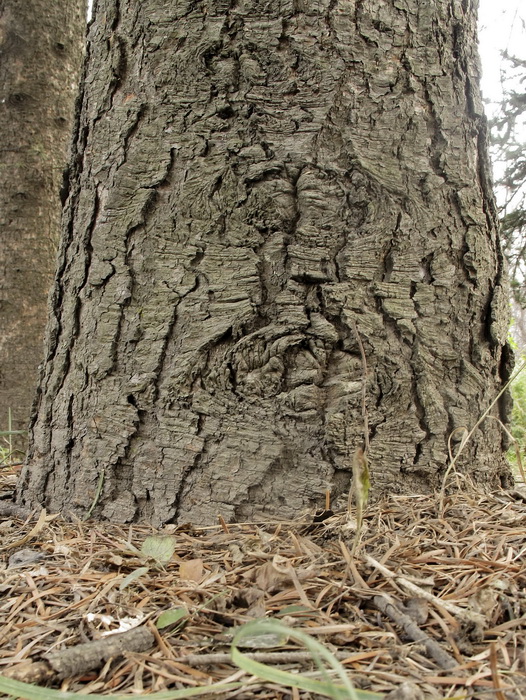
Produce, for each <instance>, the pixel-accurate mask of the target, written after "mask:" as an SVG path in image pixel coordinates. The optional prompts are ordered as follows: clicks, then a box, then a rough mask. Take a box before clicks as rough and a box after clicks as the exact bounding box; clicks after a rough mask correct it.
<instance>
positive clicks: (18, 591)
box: [0, 470, 526, 700]
mask: <svg viewBox="0 0 526 700" xmlns="http://www.w3.org/2000/svg"><path fill="white" fill-rule="evenodd" d="M13 479H14V475H13V474H11V473H8V472H7V470H2V471H0V482H1V483H0V494H1V487H2V486H3V490H4V493H5V494H7V492H8V491H9V489H10V488H12V481H13ZM1 503H4V504H6V503H7V501H6V500H4V501H0V504H1ZM0 512H4V515H3V517H0V549H1V552H2V553H1V555H0V675H1V676H4V677H10V678H13V679H18V680H22V681H25V682H29V683H32V684H35V685H40V686H45V687H48V688H54V689H60V690H62V691H70V692H77V693H78V692H80V693H81V694H83V695H92V694H97V695H108V696H110V695H119V696H123V695H129V697H135V696H137V694H139V695H145V696H146V695H149V694H150V693H154V692H157V691H166V690H168V689H171V690H176V689H181V690H182V689H190V688H201V694H200V695H199V697H202V698H207V697H210V698H212V697H214V698H238V699H239V700H243V699H247V698H253V699H254V700H263V699H264V698H268V699H272V700H280V699H283V700H285V699H291V700H296V699H299V698H302V699H306V698H316V697H322V696H321V695H319V694H317V693H314V692H312V691H308V690H303V689H301V688H297V687H291V686H287V685H286V684H283V683H278V682H275V681H271V680H264V679H262V678H261V677H256V676H255V675H253V674H251V673H249V672H248V671H246V670H243V669H242V668H239V666H238V665H236V664H235V663H234V662H233V660H232V656H231V643H232V638H233V635H235V633H236V631H237V630H238V629H239V627H240V626H241V625H244V624H245V623H247V622H249V621H253V620H258V619H262V618H267V619H272V620H280V621H281V622H283V623H285V624H286V625H287V626H288V627H289V628H292V629H293V630H301V631H303V632H306V633H308V634H309V635H310V636H311V637H313V638H314V639H316V640H318V641H319V642H321V643H322V644H323V645H324V647H325V648H326V649H328V650H330V651H331V652H332V653H333V654H334V656H335V657H336V658H337V659H339V661H340V662H341V664H342V665H343V667H344V668H345V670H346V672H347V675H348V677H349V678H350V679H351V681H352V683H353V684H354V686H355V688H356V689H357V690H367V691H372V692H373V693H381V694H388V693H391V696H390V697H391V698H421V697H453V696H455V697H459V696H461V697H466V696H467V697H476V698H494V697H495V698H497V700H515V699H517V700H519V699H520V698H526V650H525V646H526V645H525V641H526V491H525V490H524V489H522V490H521V489H518V490H512V491H502V492H498V493H493V494H487V493H486V494H484V493H480V492H466V491H465V490H462V489H458V491H456V492H452V493H450V494H448V495H447V496H446V497H445V498H444V500H443V501H442V502H441V501H440V498H439V496H413V497H407V496H396V498H392V499H387V500H383V501H381V502H377V503H375V504H373V505H370V506H369V507H368V508H367V509H366V511H365V516H364V524H363V531H362V533H361V540H360V543H359V545H358V546H357V547H356V551H355V553H354V555H353V554H352V550H353V546H354V539H355V523H354V522H353V520H352V517H350V516H349V514H348V513H347V512H345V513H335V514H331V512H330V511H327V512H325V513H322V514H318V515H317V516H314V514H310V515H309V516H306V517H305V518H304V519H302V520H298V521H295V522H281V523H277V522H273V523H242V524H234V525H231V524H226V523H224V522H218V524H217V526H215V527H209V528H196V527H192V526H189V525H188V526H185V525H182V526H180V527H174V526H168V527H166V528H164V529H163V530H161V531H154V530H153V529H152V528H149V527H147V526H139V525H131V526H126V525H124V526H118V525H110V524H106V523H98V522H96V521H94V520H89V521H85V522H77V523H71V522H66V521H64V520H62V519H61V518H60V517H57V516H55V515H53V514H46V513H45V512H44V511H42V512H41V513H40V514H39V513H35V514H33V516H32V517H31V518H28V519H26V520H23V519H20V518H19V517H17V515H16V513H14V512H13V513H12V514H11V515H9V509H8V508H6V507H4V509H3V511H2V510H1V509H0ZM115 633H117V634H119V635H121V636H120V637H119V638H116V637H112V636H111V635H112V634H115ZM262 639H263V637H257V636H256V637H253V638H251V636H250V635H247V636H246V637H245V639H244V640H243V641H239V643H238V649H239V651H240V652H241V653H242V655H243V658H244V659H250V660H252V661H258V662H260V663H262V664H265V666H266V667H270V668H273V669H281V670H286V671H292V672H294V673H296V674H297V675H298V676H299V675H302V676H304V677H305V678H308V679H315V678H320V677H321V678H326V677H327V676H326V675H324V674H323V673H322V672H321V671H320V669H319V667H318V665H317V663H315V661H313V659H312V657H311V654H310V652H308V651H307V650H306V649H305V647H304V646H302V645H301V644H299V643H298V642H297V641H296V640H295V639H294V637H293V636H292V635H291V636H290V637H287V636H286V635H272V634H270V635H268V634H267V635H266V637H265V643H264V644H262V643H261V642H262ZM116 640H117V641H116ZM79 645H83V646H79ZM335 680H336V682H337V680H338V679H337V678H336V679H335ZM220 681H227V682H229V683H231V684H232V686H231V688H230V689H229V690H222V691H214V692H213V693H212V691H211V690H210V691H207V686H209V685H210V684H212V683H217V682H220ZM236 683H237V684H240V685H235V684H236ZM2 697H6V696H5V695H4V696H2ZM166 697H168V696H166ZM342 697H343V696H342ZM345 697H351V696H349V695H347V696H345ZM362 697H365V696H362V695H360V698H362ZM370 697H371V698H372V699H373V698H375V696H374V695H371V696H370Z"/></svg>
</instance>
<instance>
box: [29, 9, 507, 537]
mask: <svg viewBox="0 0 526 700" xmlns="http://www.w3.org/2000/svg"><path fill="white" fill-rule="evenodd" d="M475 4H476V3H475V1H474V0H463V1H462V2H461V1H460V0H452V1H451V0H447V1H446V0H433V1H431V0H429V2H425V3H422V2H419V1H418V0H392V1H389V2H388V1H387V0H366V1H365V2H364V1H363V0H360V1H359V0H335V1H331V2H329V0H320V2H316V3H302V2H299V3H293V2H289V0H265V1H258V0H246V1H243V2H241V3H230V2H223V1H222V0H221V1H220V0H207V2H205V3H203V4H201V5H199V4H197V5H196V4H195V3H192V2H190V1H189V0H180V1H178V2H173V3H159V2H157V1H156V0H140V1H139V0H128V2H126V3H124V2H121V3H117V2H116V0H100V2H99V5H98V9H97V11H96V19H95V23H94V24H93V26H92V28H91V36H90V44H89V53H90V56H89V62H88V68H87V78H86V82H85V88H84V95H83V103H82V112H81V114H80V120H79V124H78V133H77V139H76V143H75V147H76V158H75V164H76V170H75V172H74V173H73V178H72V189H71V194H70V198H69V201H68V206H67V215H66V218H65V223H64V230H63V238H62V246H61V251H60V270H59V273H58V277H57V280H56V283H55V289H54V293H53V313H52V317H51V320H50V323H49V327H48V333H47V360H46V364H45V366H44V368H43V374H42V378H41V383H40V396H39V402H38V406H37V410H36V412H35V415H34V425H33V431H32V440H31V454H30V459H29V463H28V467H27V469H26V471H25V477H24V480H23V483H22V487H21V493H20V500H21V501H26V502H33V503H34V502H35V501H38V502H41V503H44V504H46V506H47V507H48V508H49V509H51V510H53V511H58V510H60V511H63V512H65V513H67V512H69V511H74V512H75V513H76V514H77V515H80V516H82V515H85V514H86V513H87V512H88V511H89V510H90V508H91V507H92V505H93V504H94V503H96V506H95V510H94V511H93V512H94V513H95V514H96V515H98V516H99V517H104V518H109V519H114V520H125V521H131V520H136V519H148V520H150V521H151V522H152V523H153V524H155V525H159V524H160V523H166V522H185V521H193V522H199V523H203V522H209V521H213V520H214V519H215V518H216V516H217V514H218V513H221V514H222V516H223V517H224V518H225V520H233V519H238V520H239V519H254V518H260V517H278V518H288V517H293V516H295V515H297V514H298V513H300V512H302V511H303V510H305V509H307V508H310V507H314V506H319V505H322V504H323V502H324V498H325V490H326V489H330V490H331V492H332V494H333V497H334V498H336V497H338V496H339V495H343V494H346V493H347V491H348V489H349V484H350V480H351V462H352V454H353V453H354V450H355V448H356V447H358V446H363V445H364V444H365V443H370V446H369V461H370V466H371V472H372V493H373V494H380V493H383V492H391V493H392V492H398V491H405V492H408V491H409V492H419V491H422V490H429V489H432V488H434V487H436V486H437V485H439V484H440V483H441V478H442V476H443V474H444V471H445V467H446V461H447V455H448V439H449V437H450V436H451V435H452V437H453V438H454V440H453V445H455V439H457V443H456V444H458V439H459V438H460V437H462V434H463V431H462V430H457V429H459V428H462V427H463V426H466V427H467V428H470V427H472V426H473V425H474V423H475V422H476V420H477V419H478V418H479V416H480V415H481V414H482V412H483V411H484V410H485V409H486V408H487V406H488V405H489V404H490V402H491V401H492V400H493V399H494V398H495V397H496V395H497V393H498V391H499V389H500V388H501V386H502V382H503V380H504V379H506V378H507V376H508V374H509V365H510V355H509V352H508V350H507V346H506V345H505V343H506V334H507V318H506V309H507V304H508V302H507V294H506V291H505V280H504V272H503V260H502V254H501V251H500V247H499V241H498V236H497V224H496V213H495V207H494V201H493V196H492V192H491V183H490V180H489V169H488V162H487V154H486V127H485V120H484V117H483V114H482V106H481V102H480V96H479V91H478V82H477V78H478V75H477V71H478V57H477V48H476V33H475V25H476V17H475V14H476V13H475ZM360 346H363V350H364V355H365V362H364V359H363V357H362V351H361V347H360ZM365 365H366V367H365ZM364 388H365V404H366V411H365V415H364V411H363V406H362V404H363V393H362V392H363V390H364ZM494 413H495V415H500V417H501V418H502V419H504V420H505V419H506V416H505V413H506V406H505V405H504V404H503V402H500V404H499V405H498V406H497V408H496V409H495V411H494ZM458 466H459V468H460V469H463V470H464V471H466V472H469V473H470V474H471V475H472V477H473V478H474V479H475V480H476V481H479V482H481V483H484V484H487V485H488V486H495V485H496V484H498V483H499V480H505V479H506V478H507V476H508V468H507V466H506V464H505V461H504V458H503V455H502V434H501V427H500V425H499V423H498V422H497V421H495V420H486V421H485V423H484V424H483V425H482V426H481V428H480V429H479V430H477V431H476V432H475V435H474V437H473V439H472V440H471V441H470V443H469V445H468V446H467V448H466V449H465V451H464V457H463V458H462V460H460V462H459V465H458ZM101 484H102V489H101V490H100V493H98V487H99V486H100V485H101Z"/></svg>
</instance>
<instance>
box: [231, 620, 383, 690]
mask: <svg viewBox="0 0 526 700" xmlns="http://www.w3.org/2000/svg"><path fill="white" fill-rule="evenodd" d="M269 634H274V635H286V636H288V637H289V638H292V639H295V640H296V641H298V642H300V643H301V644H303V645H304V646H305V647H307V649H308V650H309V651H310V652H311V654H312V659H313V661H314V662H315V663H316V665H317V666H318V668H319V669H320V671H321V672H322V673H324V674H325V675H326V676H327V671H326V669H325V668H324V666H323V661H324V662H325V663H326V664H327V665H328V666H329V667H330V668H332V669H333V670H334V671H336V673H337V674H338V676H339V678H340V680H341V681H342V684H341V685H339V684H338V685H337V684H336V683H333V682H332V681H330V680H326V681H318V680H315V679H312V678H307V677H306V676H302V675H301V674H299V673H291V672H290V671H283V670H281V669H278V668H274V667H273V666H268V665H267V664H263V663H260V662H259V661H254V659H251V658H250V657H248V656H247V655H245V654H243V653H242V652H241V651H239V649H238V645H239V644H240V642H243V639H246V638H247V637H248V638H250V637H257V636H258V635H269ZM231 653H232V660H233V661H234V663H235V664H237V665H238V666H239V667H240V668H241V669H243V671H246V672H247V673H250V674H252V675H255V676H257V677H258V678H262V679H263V680H266V681H270V682H271V683H279V684H280V685H284V686H289V687H295V688H301V689H302V690H307V691H308V692H311V693H318V694H319V695H325V696H326V697H329V698H333V700H382V698H383V697H384V696H383V695H382V694H380V693H371V692H367V691H363V690H356V689H355V688H354V686H353V685H352V683H351V681H350V680H349V677H348V675H347V672H346V670H345V668H344V667H343V666H342V664H341V663H340V662H339V661H338V660H337V659H336V657H335V656H334V655H333V654H332V653H331V652H330V651H329V650H328V649H326V648H325V647H324V646H323V644H320V643H319V642H318V641H317V640H316V639H314V638H313V637H311V636H310V635H308V634H305V633H304V632H302V631H301V630H298V629H294V628H291V627H287V626H286V625H284V624H283V623H282V622H278V621H277V620H256V621H255V622H249V623H248V624H246V625H243V627H241V628H240V629H239V630H238V632H237V634H236V635H235V636H234V639H233V641H232V648H231Z"/></svg>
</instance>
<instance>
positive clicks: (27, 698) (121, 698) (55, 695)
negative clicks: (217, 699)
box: [0, 676, 244, 700]
mask: <svg viewBox="0 0 526 700" xmlns="http://www.w3.org/2000/svg"><path fill="white" fill-rule="evenodd" d="M243 685H244V684H243V683H214V684H213V685H205V686H203V687H202V688H184V689H182V690H162V691H160V692H158V693H152V694H151V695H148V699H150V698H151V699H152V700H184V698H195V697H199V695H205V694H207V693H219V692H224V691H225V690H237V689H238V688H240V687H241V686H243ZM0 692H3V693H6V694H7V695H10V696H11V697H13V698H23V699H24V700H80V698H84V697H90V698H94V700H108V698H112V700H130V698H132V697H133V696H132V695H96V694H93V695H92V694H90V695H89V696H86V695H85V694H84V693H71V692H63V691H61V690H53V689H52V688H42V687H41V686H38V685H32V684H31V683H22V681H15V680H13V679H12V678H5V677H4V676H0Z"/></svg>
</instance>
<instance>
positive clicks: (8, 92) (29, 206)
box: [0, 0, 86, 446]
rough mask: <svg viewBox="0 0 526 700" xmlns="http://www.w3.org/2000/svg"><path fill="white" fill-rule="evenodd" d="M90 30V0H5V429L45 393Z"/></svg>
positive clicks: (0, 424) (1, 192)
mask: <svg viewBox="0 0 526 700" xmlns="http://www.w3.org/2000/svg"><path fill="white" fill-rule="evenodd" d="M85 31H86V3H85V2H84V0H74V1H72V2H66V3H60V2H49V0H24V1H23V2H21V1H20V0H0V329H1V337H0V430H5V429H6V427H7V416H8V410H9V409H11V411H12V414H13V419H14V422H13V429H16V430H26V429H27V425H28V422H29V415H30V409H31V403H32V401H33V398H34V394H35V387H36V383H37V367H38V364H39V362H40V361H41V360H42V340H43V335H44V326H45V322H46V313H47V296H48V291H49V288H50V286H51V284H52V281H53V271H54V267H55V262H56V260H55V259H56V250H57V246H58V238H59V232H60V223H59V222H60V199H59V191H60V185H61V181H62V171H63V170H64V167H65V165H66V163H67V151H68V148H69V145H70V140H71V129H72V124H73V111H74V110H73V106H74V101H75V95H76V93H77V89H78V77H79V73H80V66H81V59H82V52H83V47H84V36H85ZM25 443H26V439H25V438H24V439H23V440H18V441H17V444H18V446H21V445H25Z"/></svg>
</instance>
